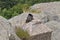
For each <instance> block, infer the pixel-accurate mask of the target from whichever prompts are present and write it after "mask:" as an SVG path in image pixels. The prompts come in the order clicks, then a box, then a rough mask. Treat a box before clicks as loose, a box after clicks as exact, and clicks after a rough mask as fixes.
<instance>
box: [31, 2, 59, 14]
mask: <svg viewBox="0 0 60 40" xmlns="http://www.w3.org/2000/svg"><path fill="white" fill-rule="evenodd" d="M31 8H32V9H39V10H40V11H45V12H49V13H54V14H60V2H49V3H40V4H35V5H33V6H32V7H31Z"/></svg>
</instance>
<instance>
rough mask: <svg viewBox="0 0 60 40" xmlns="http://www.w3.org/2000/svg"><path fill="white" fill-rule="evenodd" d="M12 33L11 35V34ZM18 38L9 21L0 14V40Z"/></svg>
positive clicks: (18, 39) (17, 39) (15, 39)
mask: <svg viewBox="0 0 60 40" xmlns="http://www.w3.org/2000/svg"><path fill="white" fill-rule="evenodd" d="M11 35H12V36H11ZM10 39H11V40H13V39H14V40H20V38H19V37H18V36H17V35H16V34H15V32H14V30H13V27H12V26H11V24H10V23H9V21H8V20H7V19H5V18H3V17H2V16H0V40H10Z"/></svg>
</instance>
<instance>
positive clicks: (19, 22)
mask: <svg viewBox="0 0 60 40" xmlns="http://www.w3.org/2000/svg"><path fill="white" fill-rule="evenodd" d="M28 14H32V13H22V14H20V15H18V16H15V17H13V18H11V19H9V20H8V21H9V22H10V23H11V24H12V26H14V28H15V27H16V26H17V27H21V26H23V25H24V24H25V22H26V19H27V16H28ZM32 15H33V17H34V19H39V16H38V15H39V14H32Z"/></svg>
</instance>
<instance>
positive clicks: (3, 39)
mask: <svg viewBox="0 0 60 40" xmlns="http://www.w3.org/2000/svg"><path fill="white" fill-rule="evenodd" d="M8 27H9V25H8V23H7V20H6V19H5V18H3V17H1V16H0V40H9V37H8V33H9V32H8V31H9V29H8ZM7 30H8V31H7Z"/></svg>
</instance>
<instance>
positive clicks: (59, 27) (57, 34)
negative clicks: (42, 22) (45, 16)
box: [46, 21, 60, 40]
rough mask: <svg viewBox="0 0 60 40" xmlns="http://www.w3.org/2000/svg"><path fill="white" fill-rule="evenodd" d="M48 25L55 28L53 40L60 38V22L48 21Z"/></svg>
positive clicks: (59, 39)
mask: <svg viewBox="0 0 60 40" xmlns="http://www.w3.org/2000/svg"><path fill="white" fill-rule="evenodd" d="M46 25H47V27H49V28H51V29H52V30H53V32H52V39H51V40H60V23H59V22H57V21H50V22H47V23H46Z"/></svg>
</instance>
